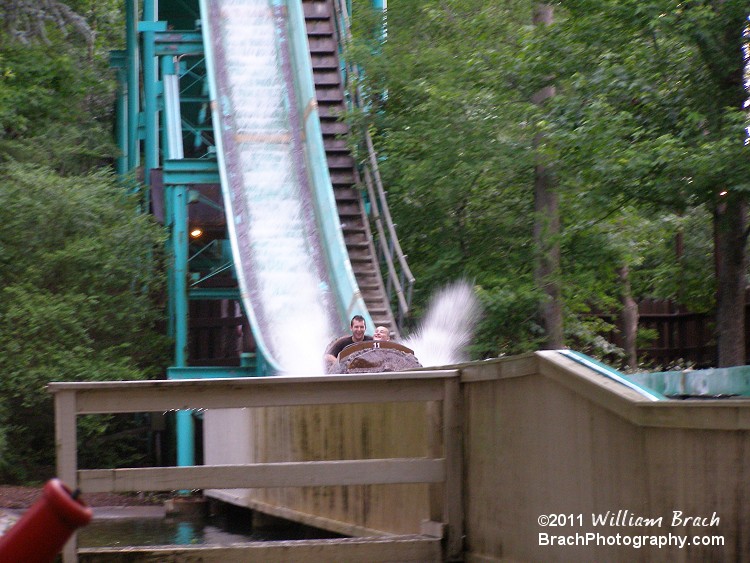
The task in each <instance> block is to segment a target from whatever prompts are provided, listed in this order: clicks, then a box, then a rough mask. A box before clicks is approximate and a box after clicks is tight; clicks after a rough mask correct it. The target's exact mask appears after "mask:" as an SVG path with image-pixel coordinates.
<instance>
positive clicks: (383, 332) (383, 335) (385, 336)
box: [372, 326, 391, 342]
mask: <svg viewBox="0 0 750 563" xmlns="http://www.w3.org/2000/svg"><path fill="white" fill-rule="evenodd" d="M372 339H373V340H380V341H381V342H382V341H386V342H387V341H389V340H390V339H391V331H390V330H388V327H385V326H378V327H375V334H374V335H373V337H372Z"/></svg>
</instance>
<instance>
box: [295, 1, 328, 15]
mask: <svg viewBox="0 0 750 563" xmlns="http://www.w3.org/2000/svg"><path fill="white" fill-rule="evenodd" d="M302 10H303V12H304V14H305V18H306V19H307V18H326V19H330V17H331V13H330V11H329V10H328V2H312V1H310V0H305V1H304V2H302Z"/></svg>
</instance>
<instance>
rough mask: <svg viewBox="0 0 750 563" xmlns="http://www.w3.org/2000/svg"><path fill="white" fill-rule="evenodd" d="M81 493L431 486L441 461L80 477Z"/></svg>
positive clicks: (102, 472)
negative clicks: (331, 486) (346, 486)
mask: <svg viewBox="0 0 750 563" xmlns="http://www.w3.org/2000/svg"><path fill="white" fill-rule="evenodd" d="M78 476H79V482H80V487H81V490H82V491H83V492H85V493H100V492H127V491H172V490H177V489H241V488H269V487H310V486H325V485H368V484H384V483H435V482H440V481H443V480H444V479H445V460H444V459H427V458H394V459H366V460H345V461H309V462H297V463H265V464H251V465H203V466H193V467H149V468H139V469H91V470H85V471H79V472H78Z"/></svg>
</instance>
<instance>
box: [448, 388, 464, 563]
mask: <svg viewBox="0 0 750 563" xmlns="http://www.w3.org/2000/svg"><path fill="white" fill-rule="evenodd" d="M444 387H445V392H444V395H443V447H444V452H443V456H444V457H445V489H444V490H445V497H444V501H443V503H444V504H443V522H444V523H445V525H446V527H447V530H448V537H447V538H446V542H445V560H446V561H460V560H462V559H463V543H464V509H463V455H464V452H463V439H462V435H463V428H462V424H463V422H462V416H461V411H462V407H463V405H462V400H461V382H460V378H458V377H452V378H450V379H446V380H445V383H444Z"/></svg>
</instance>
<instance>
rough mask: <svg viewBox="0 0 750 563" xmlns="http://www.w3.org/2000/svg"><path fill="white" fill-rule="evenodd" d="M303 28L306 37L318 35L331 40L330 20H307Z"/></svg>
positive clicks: (331, 27)
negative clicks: (305, 30) (304, 28)
mask: <svg viewBox="0 0 750 563" xmlns="http://www.w3.org/2000/svg"><path fill="white" fill-rule="evenodd" d="M305 27H306V28H307V34H308V35H320V36H326V37H331V38H333V26H332V25H331V20H329V19H327V18H326V19H324V18H307V19H306V20H305Z"/></svg>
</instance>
